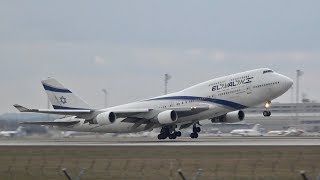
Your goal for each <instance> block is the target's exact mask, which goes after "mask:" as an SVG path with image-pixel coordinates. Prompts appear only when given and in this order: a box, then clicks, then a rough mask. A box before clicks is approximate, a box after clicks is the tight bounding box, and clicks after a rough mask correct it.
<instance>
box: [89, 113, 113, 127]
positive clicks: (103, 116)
mask: <svg viewBox="0 0 320 180" xmlns="http://www.w3.org/2000/svg"><path fill="white" fill-rule="evenodd" d="M116 119H117V117H116V115H115V114H114V113H113V112H111V111H108V112H103V113H100V114H98V115H97V116H96V117H95V118H94V119H93V122H94V123H96V124H99V125H109V124H112V123H114V121H115V120H116Z"/></svg>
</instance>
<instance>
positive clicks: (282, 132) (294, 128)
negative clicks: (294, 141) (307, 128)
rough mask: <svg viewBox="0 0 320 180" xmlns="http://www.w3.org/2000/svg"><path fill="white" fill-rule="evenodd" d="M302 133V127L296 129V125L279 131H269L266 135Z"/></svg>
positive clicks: (295, 134)
mask: <svg viewBox="0 0 320 180" xmlns="http://www.w3.org/2000/svg"><path fill="white" fill-rule="evenodd" d="M303 133H304V131H303V130H302V129H297V128H296V127H290V128H288V129H287V130H279V131H276V130H275V131H269V132H268V133H267V134H268V135H271V136H272V135H278V136H301V135H302V134H303Z"/></svg>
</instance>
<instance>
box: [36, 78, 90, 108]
mask: <svg viewBox="0 0 320 180" xmlns="http://www.w3.org/2000/svg"><path fill="white" fill-rule="evenodd" d="M41 83H42V85H43V87H44V89H45V91H46V93H47V95H48V98H49V100H50V102H51V104H52V106H53V108H54V109H90V106H89V105H88V104H87V103H86V102H84V101H83V100H82V99H81V98H79V97H78V96H77V95H76V94H74V93H72V92H71V91H70V90H69V89H67V88H65V87H64V86H63V85H62V84H61V83H59V82H58V81H57V80H56V79H54V78H48V79H46V80H43V81H41Z"/></svg>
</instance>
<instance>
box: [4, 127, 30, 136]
mask: <svg viewBox="0 0 320 180" xmlns="http://www.w3.org/2000/svg"><path fill="white" fill-rule="evenodd" d="M23 135H25V131H24V130H23V127H22V126H19V127H18V128H17V129H16V130H15V131H0V136H2V137H7V138H11V137H18V136H23Z"/></svg>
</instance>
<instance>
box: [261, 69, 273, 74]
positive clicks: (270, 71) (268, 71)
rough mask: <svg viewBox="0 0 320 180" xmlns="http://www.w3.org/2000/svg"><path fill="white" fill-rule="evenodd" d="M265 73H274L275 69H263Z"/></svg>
mask: <svg viewBox="0 0 320 180" xmlns="http://www.w3.org/2000/svg"><path fill="white" fill-rule="evenodd" d="M265 73H273V71H272V70H265V71H263V74H265Z"/></svg>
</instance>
